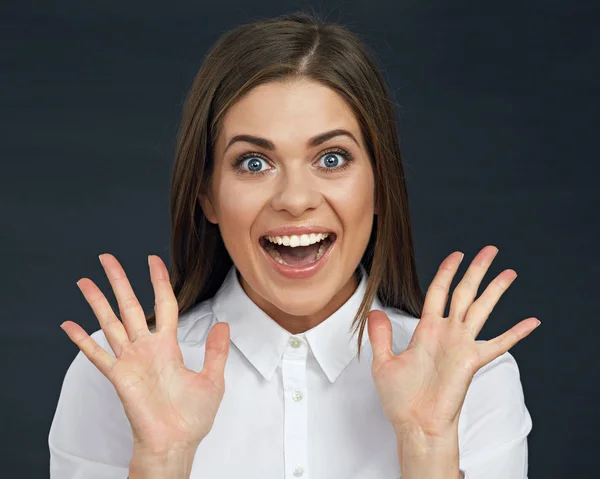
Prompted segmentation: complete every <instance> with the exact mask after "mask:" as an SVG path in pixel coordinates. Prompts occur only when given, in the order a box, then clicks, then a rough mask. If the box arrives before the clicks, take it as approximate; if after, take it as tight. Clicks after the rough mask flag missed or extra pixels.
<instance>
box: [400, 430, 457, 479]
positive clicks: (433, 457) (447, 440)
mask: <svg viewBox="0 0 600 479" xmlns="http://www.w3.org/2000/svg"><path fill="white" fill-rule="evenodd" d="M396 438H397V441H398V460H399V461H400V470H401V471H402V479H462V477H463V476H462V475H461V474H460V472H459V469H458V464H459V462H458V459H459V451H458V431H456V430H452V431H449V432H448V434H445V435H443V436H439V437H436V439H432V438H431V437H429V436H427V435H425V434H424V433H423V431H422V430H420V429H418V428H414V429H411V430H404V431H401V432H400V431H396Z"/></svg>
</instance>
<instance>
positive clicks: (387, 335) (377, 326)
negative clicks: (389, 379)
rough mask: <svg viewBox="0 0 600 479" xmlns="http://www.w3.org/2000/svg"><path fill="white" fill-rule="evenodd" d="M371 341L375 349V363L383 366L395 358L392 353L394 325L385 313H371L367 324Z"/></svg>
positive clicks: (377, 311) (374, 311)
mask: <svg viewBox="0 0 600 479" xmlns="http://www.w3.org/2000/svg"><path fill="white" fill-rule="evenodd" d="M367 327H368V331H369V340H370V341H371V347H372V348H373V362H375V363H378V364H383V363H385V362H386V361H388V360H389V359H390V358H391V357H393V356H394V353H393V352H392V323H391V322H390V319H389V318H388V316H387V314H385V313H384V312H383V311H379V310H373V311H371V312H370V313H369V319H368V323H367Z"/></svg>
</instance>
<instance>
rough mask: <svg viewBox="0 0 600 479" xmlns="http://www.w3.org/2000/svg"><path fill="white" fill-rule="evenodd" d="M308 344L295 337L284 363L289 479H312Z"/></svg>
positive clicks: (286, 353)
mask: <svg viewBox="0 0 600 479" xmlns="http://www.w3.org/2000/svg"><path fill="white" fill-rule="evenodd" d="M307 351H308V348H307V345H306V343H304V342H303V341H302V340H301V339H299V338H296V337H291V338H290V340H289V342H288V347H286V349H285V351H284V354H283V358H282V364H281V373H282V375H283V388H284V394H283V398H284V410H285V414H284V461H285V478H286V479H295V478H298V477H302V478H303V479H308V472H307V470H308V467H307V460H308V450H307V448H308V437H307V432H308V430H307V422H308V417H307V414H308V409H307V402H306V399H307V391H306V359H307Z"/></svg>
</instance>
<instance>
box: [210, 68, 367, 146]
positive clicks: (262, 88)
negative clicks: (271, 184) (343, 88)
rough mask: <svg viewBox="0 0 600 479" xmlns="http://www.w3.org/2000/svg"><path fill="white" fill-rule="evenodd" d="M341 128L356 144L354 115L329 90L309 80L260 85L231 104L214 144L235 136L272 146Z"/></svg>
mask: <svg viewBox="0 0 600 479" xmlns="http://www.w3.org/2000/svg"><path fill="white" fill-rule="evenodd" d="M337 128H343V129H346V130H349V131H350V132H351V133H352V134H353V135H354V136H355V138H357V140H359V141H360V138H361V135H360V128H359V125H358V122H357V120H356V118H355V116H354V113H353V112H352V110H351V109H350V107H349V106H348V105H347V104H346V102H345V101H344V100H343V99H342V97H341V96H340V95H339V94H338V93H336V92H335V91H333V90H332V89H330V88H328V87H326V86H324V85H322V84H320V83H317V82H314V81H310V80H305V79H302V80H295V81H285V82H283V81H277V82H270V83H264V84H261V85H259V86H257V87H255V88H253V89H252V90H251V91H250V92H249V93H248V94H247V95H245V96H244V97H243V98H242V99H240V100H239V101H238V102H236V103H235V104H234V105H232V106H231V107H230V108H229V110H228V111H227V113H226V114H225V117H224V118H223V123H222V129H221V132H220V134H219V139H218V143H219V144H220V145H221V146H222V145H224V144H225V143H226V142H227V141H228V140H229V139H230V138H232V137H233V136H235V135H238V134H250V135H256V136H262V137H266V138H269V139H270V140H272V141H273V142H275V144H277V143H278V142H280V141H281V142H283V141H294V140H298V141H301V142H305V141H306V139H307V138H309V137H312V136H315V135H318V134H319V133H323V132H324V131H328V130H332V129H337Z"/></svg>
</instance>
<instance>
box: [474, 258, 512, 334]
mask: <svg viewBox="0 0 600 479" xmlns="http://www.w3.org/2000/svg"><path fill="white" fill-rule="evenodd" d="M516 277H517V273H516V272H515V271H514V270H512V269H507V270H505V271H502V273H500V274H499V275H498V276H496V278H494V280H493V281H492V282H491V283H490V284H489V285H488V287H487V288H485V291H484V292H483V293H481V296H480V297H479V298H478V299H477V301H475V302H474V303H473V304H472V305H471V307H470V308H469V310H468V311H467V315H466V316H465V320H464V323H465V325H466V326H467V327H468V328H469V330H470V331H471V333H472V334H473V337H474V338H476V337H477V335H478V334H479V331H481V328H483V325H484V324H485V322H486V321H487V319H488V318H489V317H490V314H492V310H493V309H494V307H495V306H496V304H498V301H499V300H500V297H501V296H502V295H503V294H504V293H505V292H506V290H507V289H508V287H509V286H510V285H511V284H512V282H513V281H514V280H515V278H516Z"/></svg>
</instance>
